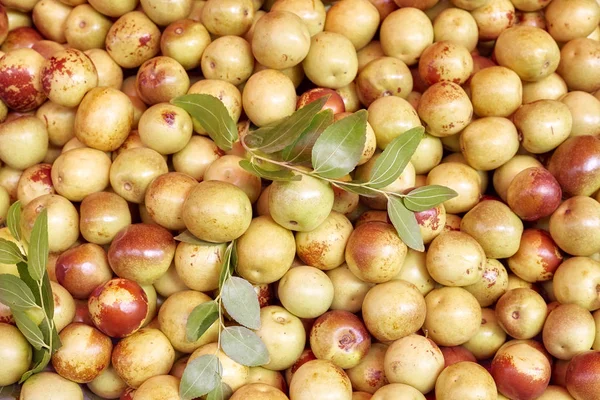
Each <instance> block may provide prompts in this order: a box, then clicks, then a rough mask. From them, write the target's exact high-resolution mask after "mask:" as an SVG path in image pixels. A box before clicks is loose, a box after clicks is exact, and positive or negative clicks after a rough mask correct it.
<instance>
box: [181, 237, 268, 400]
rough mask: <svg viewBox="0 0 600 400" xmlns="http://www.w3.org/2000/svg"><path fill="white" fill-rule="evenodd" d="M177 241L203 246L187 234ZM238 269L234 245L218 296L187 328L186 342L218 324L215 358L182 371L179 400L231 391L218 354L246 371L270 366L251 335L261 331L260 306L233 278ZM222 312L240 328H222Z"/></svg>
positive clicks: (221, 399) (212, 399)
mask: <svg viewBox="0 0 600 400" xmlns="http://www.w3.org/2000/svg"><path fill="white" fill-rule="evenodd" d="M176 239H177V240H180V241H183V242H186V243H194V244H203V245H214V244H211V243H206V242H202V241H200V240H199V239H197V238H195V237H194V236H193V235H192V234H191V233H189V232H188V231H186V232H184V233H182V234H181V235H179V236H177V237H176ZM236 265H237V255H236V250H235V241H233V242H231V243H229V245H228V246H227V248H226V250H225V254H224V257H223V262H222V264H221V273H220V276H219V295H218V296H217V297H216V298H215V299H214V300H211V301H207V302H205V303H202V304H200V305H198V306H196V308H194V309H193V310H192V312H191V314H190V316H189V317H188V321H187V324H186V339H187V340H188V341H190V342H194V341H196V340H198V339H199V338H200V337H201V336H202V335H203V334H204V333H205V332H206V331H207V330H208V329H209V328H210V327H211V326H213V324H215V323H218V324H219V330H220V332H219V340H218V346H217V353H216V354H205V355H203V356H200V357H198V358H195V359H193V360H191V361H190V362H189V363H188V365H187V366H186V368H185V371H184V373H183V376H182V377H181V383H180V388H179V391H180V396H181V398H182V399H184V400H186V399H195V398H197V397H200V396H204V395H207V400H217V399H218V400H226V399H228V398H229V397H230V396H231V394H232V390H231V388H230V387H229V386H228V385H227V384H226V383H224V382H223V381H222V373H223V367H222V365H221V362H220V361H219V353H220V352H221V351H222V352H224V353H225V354H226V355H227V356H228V357H229V358H231V359H232V360H234V361H236V362H238V363H240V364H242V365H246V366H249V367H255V366H259V365H264V364H266V363H268V362H269V352H268V351H267V348H266V346H265V344H264V343H263V342H262V340H261V339H260V338H259V337H258V335H257V334H256V333H255V332H254V331H255V330H257V329H260V306H259V304H258V298H257V297H256V292H255V291H254V288H253V287H252V285H251V284H250V283H249V282H248V281H246V280H245V279H242V278H240V277H237V276H233V272H234V271H235V267H236ZM223 311H226V312H227V314H228V315H229V316H230V317H231V319H232V320H233V321H234V322H236V323H237V324H239V325H233V326H225V324H224V322H223Z"/></svg>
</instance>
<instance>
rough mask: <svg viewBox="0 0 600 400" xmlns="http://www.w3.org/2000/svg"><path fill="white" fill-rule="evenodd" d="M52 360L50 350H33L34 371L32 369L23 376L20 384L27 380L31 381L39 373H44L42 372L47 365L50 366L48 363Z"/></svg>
mask: <svg viewBox="0 0 600 400" xmlns="http://www.w3.org/2000/svg"><path fill="white" fill-rule="evenodd" d="M51 358H52V356H51V355H50V352H49V351H48V349H40V350H33V365H34V367H33V368H32V369H30V370H29V371H27V372H25V373H24V374H23V375H21V379H20V380H19V383H23V382H25V381H26V380H27V379H29V378H30V377H31V376H32V375H35V374H37V373H38V372H42V370H43V369H44V368H46V365H48V363H49V362H50V359H51Z"/></svg>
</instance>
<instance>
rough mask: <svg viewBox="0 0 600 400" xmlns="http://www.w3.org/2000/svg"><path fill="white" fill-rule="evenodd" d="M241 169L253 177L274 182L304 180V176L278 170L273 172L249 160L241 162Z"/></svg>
mask: <svg viewBox="0 0 600 400" xmlns="http://www.w3.org/2000/svg"><path fill="white" fill-rule="evenodd" d="M240 167H242V168H243V169H245V170H246V171H248V172H250V173H251V174H253V175H256V176H258V177H260V178H265V179H269V180H272V181H299V180H301V179H302V175H296V174H294V173H293V172H292V170H289V169H278V170H274V171H271V170H267V169H264V168H261V167H259V166H258V165H256V164H254V163H252V162H250V161H248V160H241V161H240Z"/></svg>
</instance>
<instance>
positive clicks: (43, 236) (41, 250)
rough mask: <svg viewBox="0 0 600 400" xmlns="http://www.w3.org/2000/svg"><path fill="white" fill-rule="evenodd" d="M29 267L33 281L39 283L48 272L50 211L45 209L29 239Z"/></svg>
mask: <svg viewBox="0 0 600 400" xmlns="http://www.w3.org/2000/svg"><path fill="white" fill-rule="evenodd" d="M28 254H29V261H28V262H27V267H28V271H29V275H31V277H32V278H33V280H36V281H39V280H40V279H41V278H42V276H43V275H44V272H46V263H47V262H48V210H47V209H45V208H44V209H43V210H42V211H41V212H40V213H39V214H38V216H37V218H36V219H35V223H34V224H33V229H32V230H31V236H30V238H29V253H28Z"/></svg>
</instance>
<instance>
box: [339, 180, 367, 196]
mask: <svg viewBox="0 0 600 400" xmlns="http://www.w3.org/2000/svg"><path fill="white" fill-rule="evenodd" d="M331 183H332V184H333V185H334V186H337V187H339V188H340V189H342V190H345V191H346V192H350V193H356V194H359V195H361V196H365V197H375V196H377V195H378V192H377V191H376V190H373V189H372V188H370V187H368V186H363V185H364V183H362V182H357V181H351V182H341V181H335V182H331Z"/></svg>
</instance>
